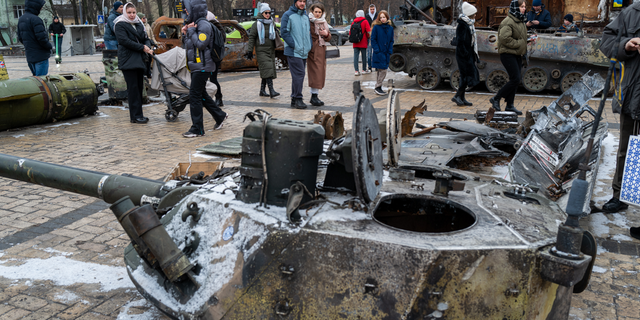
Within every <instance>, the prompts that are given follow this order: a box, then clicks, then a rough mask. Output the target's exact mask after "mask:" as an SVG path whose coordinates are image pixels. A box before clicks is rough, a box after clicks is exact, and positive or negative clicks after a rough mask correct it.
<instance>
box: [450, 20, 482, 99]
mask: <svg viewBox="0 0 640 320" xmlns="http://www.w3.org/2000/svg"><path fill="white" fill-rule="evenodd" d="M456 39H458V45H457V46H456V62H457V63H458V70H460V80H462V79H463V78H466V83H467V86H469V87H473V86H475V85H477V84H478V83H479V82H480V75H479V72H478V68H477V67H476V61H478V56H477V55H476V52H475V50H474V49H473V44H472V41H473V35H472V34H471V27H470V26H469V25H468V24H467V23H466V22H465V21H464V20H462V19H458V27H457V28H456Z"/></svg>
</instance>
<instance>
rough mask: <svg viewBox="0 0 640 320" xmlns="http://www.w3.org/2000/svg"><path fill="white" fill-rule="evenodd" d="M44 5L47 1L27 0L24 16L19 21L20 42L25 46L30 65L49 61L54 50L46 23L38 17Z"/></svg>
mask: <svg viewBox="0 0 640 320" xmlns="http://www.w3.org/2000/svg"><path fill="white" fill-rule="evenodd" d="M44 3H45V0H25V2H24V6H25V10H24V14H23V15H22V16H21V17H20V19H18V41H20V42H22V44H23V45H24V51H25V52H26V55H27V62H29V63H37V62H40V61H44V60H47V59H49V56H50V55H51V49H52V48H53V47H52V46H51V43H50V42H49V34H48V33H47V29H46V28H45V27H44V22H42V19H40V18H39V17H38V15H39V14H40V10H41V9H42V7H43V6H44Z"/></svg>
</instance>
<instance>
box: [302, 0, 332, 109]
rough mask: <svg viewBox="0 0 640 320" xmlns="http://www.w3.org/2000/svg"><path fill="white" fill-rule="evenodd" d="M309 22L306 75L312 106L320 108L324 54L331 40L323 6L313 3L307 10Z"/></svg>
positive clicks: (324, 65)
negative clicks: (309, 48) (309, 46)
mask: <svg viewBox="0 0 640 320" xmlns="http://www.w3.org/2000/svg"><path fill="white" fill-rule="evenodd" d="M309 11H311V12H310V13H309V21H310V22H311V23H310V24H311V27H310V30H311V41H312V44H311V51H309V56H308V57H307V74H308V77H309V87H310V88H311V100H310V101H309V102H310V103H311V104H312V105H314V106H322V105H324V102H322V101H321V100H320V99H318V93H320V89H322V88H324V80H325V78H326V76H327V59H326V57H325V53H326V50H327V44H328V43H329V41H330V40H331V32H329V24H327V21H326V20H325V16H326V14H325V12H324V6H323V5H322V4H321V3H314V4H313V5H311V7H310V8H309Z"/></svg>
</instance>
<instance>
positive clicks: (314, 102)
mask: <svg viewBox="0 0 640 320" xmlns="http://www.w3.org/2000/svg"><path fill="white" fill-rule="evenodd" d="M309 103H311V105H313V106H316V107H319V106H324V102H322V100H320V99H318V94H317V93H312V94H311V100H309Z"/></svg>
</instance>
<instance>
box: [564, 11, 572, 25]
mask: <svg viewBox="0 0 640 320" xmlns="http://www.w3.org/2000/svg"><path fill="white" fill-rule="evenodd" d="M564 19H565V20H567V21H569V22H571V23H573V15H572V14H570V13H569V14H567V15H566V16H564Z"/></svg>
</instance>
